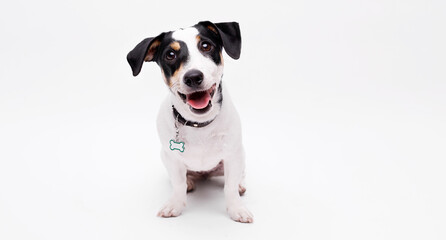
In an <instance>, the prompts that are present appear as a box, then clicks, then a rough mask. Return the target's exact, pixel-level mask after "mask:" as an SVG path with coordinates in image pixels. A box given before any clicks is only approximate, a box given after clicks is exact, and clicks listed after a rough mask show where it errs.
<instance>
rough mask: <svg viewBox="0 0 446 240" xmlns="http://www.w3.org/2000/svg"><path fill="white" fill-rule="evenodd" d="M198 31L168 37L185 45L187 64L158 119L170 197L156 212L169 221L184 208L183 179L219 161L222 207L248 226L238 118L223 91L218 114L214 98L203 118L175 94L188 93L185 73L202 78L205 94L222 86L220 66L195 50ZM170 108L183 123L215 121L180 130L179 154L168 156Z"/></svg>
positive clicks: (249, 218)
mask: <svg viewBox="0 0 446 240" xmlns="http://www.w3.org/2000/svg"><path fill="white" fill-rule="evenodd" d="M197 34H198V31H197V29H195V28H188V29H184V30H178V31H176V32H174V33H173V37H174V38H175V39H177V40H181V41H184V42H185V43H186V44H187V47H188V50H189V54H190V60H189V62H188V63H187V64H185V65H184V66H183V69H182V71H181V72H180V73H179V74H178V79H173V81H176V83H175V84H173V85H172V87H171V90H172V91H171V92H170V93H169V96H168V97H167V98H166V99H165V101H164V102H163V104H162V105H161V108H160V111H159V114H158V121H157V126H158V134H159V138H160V140H161V144H162V149H161V158H162V161H163V163H164V165H165V167H166V169H167V172H168V173H169V176H170V180H171V184H172V187H173V194H172V196H171V197H170V199H169V200H168V201H167V203H166V204H165V205H164V206H163V207H162V208H161V210H160V211H159V213H158V216H162V217H174V216H178V215H180V214H181V212H182V210H183V209H184V207H185V206H186V198H187V197H186V190H187V182H186V173H187V170H192V171H208V170H211V169H212V168H214V167H215V166H217V164H218V163H219V162H220V161H221V160H223V162H224V179H225V187H224V192H225V199H226V207H227V210H228V213H229V215H230V217H231V218H232V219H233V220H235V221H239V222H252V221H253V216H252V214H251V213H250V212H249V211H248V210H247V209H246V207H245V206H244V204H243V203H242V200H241V198H240V195H239V186H240V184H242V183H243V178H244V170H245V159H244V150H243V145H242V136H241V125H240V118H239V115H238V113H237V111H236V109H235V107H234V105H233V104H232V102H231V99H230V96H229V94H228V93H227V89H226V87H223V91H222V95H223V102H222V105H221V108H220V107H219V104H218V103H217V100H218V99H216V98H217V97H216V96H217V95H218V94H217V92H216V93H215V95H214V97H213V99H212V108H211V109H210V110H209V112H207V113H205V114H203V115H197V114H194V113H192V112H191V111H190V110H189V106H188V105H187V104H185V103H184V102H183V100H182V99H181V98H179V96H178V95H177V94H176V92H177V91H180V92H182V93H188V88H187V86H185V85H184V83H183V81H182V79H183V76H184V74H185V73H186V72H187V71H188V70H190V69H198V70H200V71H202V72H203V74H204V80H203V83H202V84H203V85H204V87H203V88H204V89H209V88H210V87H211V86H212V85H213V84H216V86H217V87H216V91H217V89H218V86H219V84H221V77H222V74H223V64H221V65H219V66H217V65H216V64H215V63H214V62H213V61H212V60H211V59H209V58H206V57H204V56H203V55H202V54H201V53H200V52H199V50H198V49H197V40H196V36H197ZM172 105H174V106H175V108H176V109H177V111H178V112H179V113H180V114H181V115H182V116H183V117H184V118H185V119H187V120H189V121H195V122H204V121H208V120H211V119H214V118H215V120H214V121H213V122H212V123H211V124H210V125H208V126H206V127H203V128H195V127H189V126H183V125H181V124H179V123H178V124H177V125H178V126H179V139H180V141H182V142H184V149H185V150H184V152H179V151H172V150H171V149H170V140H171V139H175V135H176V132H175V119H174V117H173V113H172Z"/></svg>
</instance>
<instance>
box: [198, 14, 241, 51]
mask: <svg viewBox="0 0 446 240" xmlns="http://www.w3.org/2000/svg"><path fill="white" fill-rule="evenodd" d="M198 24H201V25H204V26H205V27H207V28H208V29H210V30H211V31H213V32H215V33H218V34H219V35H220V38H221V41H222V43H223V47H224V49H225V51H226V53H227V54H228V55H229V56H230V57H232V58H233V59H239V58H240V52H241V50H242V37H241V34H240V27H239V24H238V23H237V22H222V23H212V22H209V21H205V22H199V23H198Z"/></svg>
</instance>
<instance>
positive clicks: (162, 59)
mask: <svg viewBox="0 0 446 240" xmlns="http://www.w3.org/2000/svg"><path fill="white" fill-rule="evenodd" d="M173 42H178V43H179V44H180V49H179V50H175V49H172V47H171V46H170V44H171V43H173ZM169 51H173V52H175V54H176V57H175V59H173V60H168V59H167V58H166V55H167V53H168V52H169ZM188 59H189V50H188V49H187V46H186V43H184V42H183V41H179V40H175V39H173V38H172V32H168V33H166V34H165V36H164V38H163V40H162V41H161V44H160V46H159V48H158V51H157V53H156V55H155V59H154V61H156V63H157V64H158V65H159V66H160V67H161V69H162V70H163V72H164V76H165V77H166V81H167V84H169V85H170V81H171V77H172V76H173V75H175V74H176V73H177V71H178V70H179V69H180V67H181V65H183V64H184V63H185V62H186V61H187V60H188Z"/></svg>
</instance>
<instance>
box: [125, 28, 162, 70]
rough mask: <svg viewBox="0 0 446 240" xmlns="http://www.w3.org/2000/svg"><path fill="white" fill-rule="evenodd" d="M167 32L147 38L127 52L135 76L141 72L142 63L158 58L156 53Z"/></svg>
mask: <svg viewBox="0 0 446 240" xmlns="http://www.w3.org/2000/svg"><path fill="white" fill-rule="evenodd" d="M164 34H165V33H161V34H160V35H158V36H157V37H154V38H146V39H144V40H142V42H140V43H139V44H138V45H136V47H135V48H134V49H133V50H132V51H130V52H129V53H128V54H127V62H129V64H130V67H132V71H133V76H137V75H138V74H139V72H141V68H142V64H143V63H144V62H150V61H153V60H154V59H155V58H156V54H157V51H158V48H159V46H160V45H161V40H162V39H163V37H164Z"/></svg>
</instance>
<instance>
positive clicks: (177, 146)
mask: <svg viewBox="0 0 446 240" xmlns="http://www.w3.org/2000/svg"><path fill="white" fill-rule="evenodd" d="M170 150H172V151H174V150H178V151H180V152H184V142H175V141H174V140H173V139H172V140H170Z"/></svg>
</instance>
